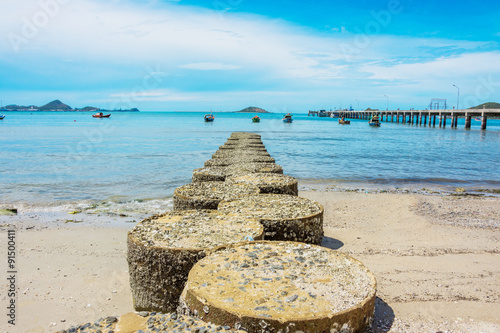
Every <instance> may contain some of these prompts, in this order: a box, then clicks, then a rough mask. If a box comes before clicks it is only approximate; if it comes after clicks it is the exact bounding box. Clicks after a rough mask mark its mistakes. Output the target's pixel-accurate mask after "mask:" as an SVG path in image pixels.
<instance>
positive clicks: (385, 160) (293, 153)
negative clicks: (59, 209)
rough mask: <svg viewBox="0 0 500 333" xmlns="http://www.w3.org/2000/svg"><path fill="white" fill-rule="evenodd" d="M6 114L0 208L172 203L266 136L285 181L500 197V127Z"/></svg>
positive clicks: (299, 118) (225, 116)
mask: <svg viewBox="0 0 500 333" xmlns="http://www.w3.org/2000/svg"><path fill="white" fill-rule="evenodd" d="M203 114H204V113H200V112H193V113H189V112H184V113H181V112H140V113H113V114H112V116H111V118H110V119H94V118H92V117H91V114H90V113H69V112H64V113H58V112H44V113H33V114H31V113H28V112H7V113H6V115H7V117H6V118H5V119H4V120H2V121H0V143H1V148H0V202H2V203H13V202H26V203H47V202H50V203H54V202H77V201H83V200H105V199H108V198H111V197H119V198H121V200H124V201H127V200H133V199H149V198H166V197H168V196H171V195H172V193H173V191H174V189H175V188H176V187H178V186H181V185H183V184H186V183H188V182H190V180H191V174H192V170H193V169H195V168H199V167H202V166H203V162H204V161H205V160H207V159H209V158H210V157H211V155H212V154H213V153H214V152H215V151H216V150H217V149H218V147H219V146H220V145H222V144H223V143H224V142H225V141H226V139H227V138H228V137H229V135H230V134H231V132H235V131H250V132H255V133H259V134H261V135H262V140H263V142H264V144H265V145H266V147H267V149H268V151H269V152H270V154H271V155H272V156H273V157H274V158H275V159H276V161H277V163H278V164H280V165H282V166H283V168H284V170H285V173H287V174H289V175H292V176H294V177H297V178H299V179H300V180H301V182H304V183H321V182H325V181H326V182H329V183H333V184H337V185H339V186H345V187H349V186H352V187H357V186H372V187H403V186H416V187H425V186H450V187H454V186H461V187H469V188H474V187H482V188H495V189H498V188H500V121H499V120H489V121H488V129H487V130H486V131H481V130H480V129H479V122H473V128H472V129H471V130H465V129H463V127H464V126H463V119H462V120H460V121H459V128H458V129H450V128H449V125H448V128H446V129H439V128H428V127H421V126H410V125H402V124H396V123H385V122H384V123H382V127H380V128H371V127H369V126H368V124H367V121H363V120H352V121H351V125H344V126H341V125H339V124H338V123H337V119H331V118H318V117H308V116H307V115H306V114H300V115H294V122H293V123H292V124H285V123H283V122H282V121H281V118H282V114H264V115H261V118H262V121H261V122H260V123H252V122H251V118H252V117H253V116H254V115H253V114H236V113H214V114H215V121H214V122H213V123H205V122H203Z"/></svg>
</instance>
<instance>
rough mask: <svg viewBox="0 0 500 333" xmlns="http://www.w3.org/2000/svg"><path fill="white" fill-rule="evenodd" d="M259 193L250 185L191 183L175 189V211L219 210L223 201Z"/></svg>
mask: <svg viewBox="0 0 500 333" xmlns="http://www.w3.org/2000/svg"><path fill="white" fill-rule="evenodd" d="M259 193H260V190H259V188H258V187H257V186H255V185H253V184H250V183H243V182H242V183H237V182H232V183H226V182H220V181H216V182H197V183H191V184H186V185H184V186H181V187H178V188H176V189H175V191H174V210H190V209H217V206H218V205H219V202H221V201H222V200H230V199H235V198H238V197H240V196H243V195H249V194H259Z"/></svg>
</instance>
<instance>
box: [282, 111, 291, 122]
mask: <svg viewBox="0 0 500 333" xmlns="http://www.w3.org/2000/svg"><path fill="white" fill-rule="evenodd" d="M292 121H293V120H292V115H291V114H290V113H287V114H286V115H285V116H284V117H283V122H285V123H291V122H292Z"/></svg>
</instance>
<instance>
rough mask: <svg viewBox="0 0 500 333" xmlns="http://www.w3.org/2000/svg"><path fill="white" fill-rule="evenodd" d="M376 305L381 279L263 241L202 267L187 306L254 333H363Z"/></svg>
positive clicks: (311, 248) (323, 254) (344, 262)
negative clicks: (378, 282)
mask: <svg viewBox="0 0 500 333" xmlns="http://www.w3.org/2000/svg"><path fill="white" fill-rule="evenodd" d="M375 297H376V280H375V277H374V276H373V274H372V273H371V272H370V271H369V270H368V269H367V268H366V267H365V266H364V265H363V264H362V263H360V262H359V261H357V260H356V259H354V258H351V257H349V256H347V255H345V254H343V253H340V252H338V251H334V250H331V249H328V248H325V247H321V246H316V245H309V244H304V243H297V242H269V241H262V242H254V243H248V244H238V245H231V246H228V247H225V248H223V249H219V251H216V252H214V253H212V254H211V255H209V256H207V257H206V258H204V259H202V260H200V261H199V262H198V263H197V264H196V265H194V266H193V268H192V270H191V272H190V273H189V277H188V282H187V284H186V288H185V289H184V291H183V293H182V297H181V306H182V307H183V308H184V311H185V312H188V313H196V314H197V316H198V317H199V318H201V319H202V320H205V321H210V322H213V323H215V324H218V325H227V326H230V327H233V328H237V329H242V330H245V331H248V332H276V333H277V332H310V333H323V332H324V333H331V332H363V331H364V330H365V329H367V328H368V327H369V326H370V324H371V320H372V317H373V313H374V308H375Z"/></svg>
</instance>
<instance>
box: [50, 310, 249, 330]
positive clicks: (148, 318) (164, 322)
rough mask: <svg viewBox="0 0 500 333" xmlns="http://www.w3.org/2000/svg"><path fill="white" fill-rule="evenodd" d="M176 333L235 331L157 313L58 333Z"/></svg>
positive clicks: (111, 318) (106, 319) (126, 316)
mask: <svg viewBox="0 0 500 333" xmlns="http://www.w3.org/2000/svg"><path fill="white" fill-rule="evenodd" d="M80 332H82V333H83V332H85V333H97V332H99V333H113V332H122V333H131V332H143V333H157V332H166V333H174V332H175V333H178V332H193V333H194V332H196V333H201V332H205V333H208V332H222V333H232V332H238V333H240V332H241V333H243V331H237V330H232V329H230V327H229V326H221V325H215V324H211V323H207V322H205V321H203V320H200V319H198V318H195V317H191V316H186V315H181V314H177V313H175V312H173V313H159V312H140V313H136V312H130V313H126V314H124V315H121V316H119V317H115V316H108V317H104V318H100V319H98V320H96V321H95V322H89V323H86V324H82V325H77V326H73V327H71V328H69V329H67V330H63V331H60V332H59V333H80Z"/></svg>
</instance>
